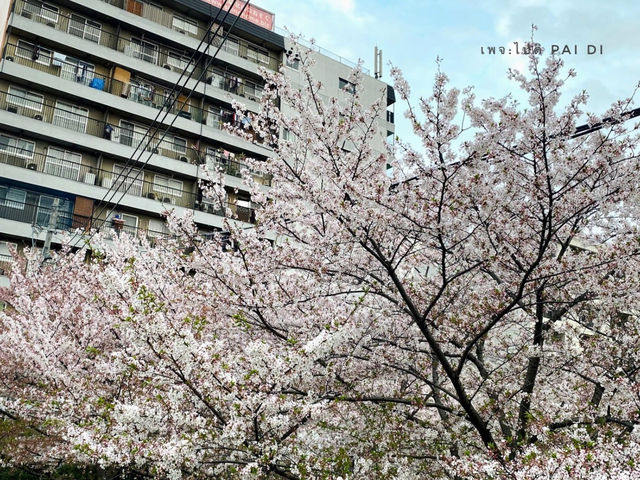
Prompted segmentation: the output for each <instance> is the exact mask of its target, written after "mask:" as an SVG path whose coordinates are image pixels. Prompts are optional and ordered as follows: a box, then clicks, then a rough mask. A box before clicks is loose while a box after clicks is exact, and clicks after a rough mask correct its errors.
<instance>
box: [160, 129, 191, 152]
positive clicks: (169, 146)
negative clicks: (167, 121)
mask: <svg viewBox="0 0 640 480" xmlns="http://www.w3.org/2000/svg"><path fill="white" fill-rule="evenodd" d="M159 146H160V148H162V149H163V150H170V151H172V152H176V153H187V140H186V139H184V138H181V137H176V136H174V135H171V134H168V133H167V134H165V136H164V138H163V139H162V142H160V145H159Z"/></svg>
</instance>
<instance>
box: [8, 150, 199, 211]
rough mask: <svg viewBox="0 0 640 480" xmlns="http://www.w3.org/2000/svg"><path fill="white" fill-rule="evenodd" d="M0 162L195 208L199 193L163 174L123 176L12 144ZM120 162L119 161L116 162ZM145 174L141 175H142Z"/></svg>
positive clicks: (134, 171)
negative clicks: (149, 178) (151, 177)
mask: <svg viewBox="0 0 640 480" xmlns="http://www.w3.org/2000/svg"><path fill="white" fill-rule="evenodd" d="M0 163H3V164H6V165H13V166H17V167H21V168H26V169H29V170H33V171H38V172H43V173H46V174H48V175H53V176H56V177H60V178H66V179H68V180H73V181H76V182H82V183H85V184H90V185H101V186H103V187H107V188H109V187H111V188H112V189H113V190H115V191H118V192H122V193H128V194H129V195H134V196H138V197H144V198H150V199H154V200H158V201H161V202H164V203H165V204H168V205H176V206H179V207H185V208H193V207H194V204H195V200H196V195H195V194H194V193H193V192H189V191H185V190H181V189H176V188H172V187H171V186H169V185H166V184H162V181H165V183H166V179H167V178H169V177H166V176H164V175H162V176H160V175H159V174H158V175H159V176H160V178H161V179H162V180H161V181H159V182H158V183H156V182H150V181H147V180H144V179H142V178H137V177H136V175H137V172H138V170H135V169H133V170H131V172H130V173H129V175H128V176H125V175H120V171H113V170H112V171H109V170H103V169H101V168H97V167H95V166H90V165H86V164H81V163H77V162H72V161H69V160H65V159H62V158H58V157H56V156H53V155H45V154H42V153H33V152H31V151H26V150H23V151H21V150H20V149H18V148H12V147H9V148H8V149H7V150H0ZM116 165H117V164H116ZM142 175H143V174H142V173H141V174H140V177H142Z"/></svg>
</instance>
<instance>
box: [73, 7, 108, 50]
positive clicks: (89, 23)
mask: <svg viewBox="0 0 640 480" xmlns="http://www.w3.org/2000/svg"><path fill="white" fill-rule="evenodd" d="M74 22H75V25H74ZM80 25H82V29H80ZM74 30H75V31H74ZM81 30H82V31H81ZM96 32H97V35H96ZM67 33H69V34H71V35H73V36H75V37H78V38H83V39H85V40H88V41H90V42H93V43H100V37H101V35H102V24H101V23H98V22H95V21H93V20H90V19H88V18H86V17H83V16H82V15H78V14H77V13H72V14H71V17H70V18H69V27H68V28H67Z"/></svg>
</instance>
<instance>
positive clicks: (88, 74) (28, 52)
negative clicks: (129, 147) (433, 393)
mask: <svg viewBox="0 0 640 480" xmlns="http://www.w3.org/2000/svg"><path fill="white" fill-rule="evenodd" d="M29 45H32V44H29ZM32 47H34V48H35V50H34V48H26V47H24V46H22V45H16V44H11V43H8V44H7V46H6V54H5V55H6V56H5V58H6V59H7V60H9V61H13V62H16V63H19V64H21V65H25V66H27V67H29V68H33V69H36V70H39V71H42V72H45V73H48V74H50V75H55V76H57V77H60V78H63V79H65V80H69V81H71V82H74V83H79V84H82V85H85V86H88V87H91V88H95V89H97V90H101V91H105V92H108V93H111V94H112V95H115V96H119V97H123V98H127V99H129V100H131V101H134V102H136V103H139V104H141V105H146V106H149V107H152V108H154V109H156V110H164V109H168V111H169V112H170V113H172V114H174V115H178V116H181V117H184V118H187V119H189V120H193V121H195V122H198V123H205V124H206V125H208V126H211V127H213V128H216V129H219V130H221V129H223V123H224V119H225V116H226V117H227V120H231V123H232V122H233V119H234V118H235V115H234V112H233V111H232V110H229V109H226V108H223V107H219V106H214V105H211V106H210V107H209V106H207V107H206V108H204V109H203V108H200V107H196V106H194V105H192V104H191V102H190V101H189V100H187V99H186V97H181V96H179V97H178V98H177V101H175V102H174V101H173V99H174V97H175V96H174V94H172V93H171V92H169V91H167V90H165V89H164V88H163V87H160V86H156V85H152V84H150V83H149V82H147V81H144V82H142V81H137V80H134V81H133V82H130V83H125V82H122V81H120V80H117V79H114V78H110V77H107V76H105V75H101V74H99V73H96V72H95V71H94V70H93V66H92V65H89V64H86V63H85V62H80V61H78V62H77V63H75V62H67V61H66V60H62V59H58V60H55V61H52V62H51V63H48V62H47V63H43V62H42V61H40V58H41V55H42V53H41V52H43V51H45V49H44V47H40V46H38V45H32ZM35 52H40V53H38V54H37V55H38V56H37V57H36V54H35ZM212 72H214V74H213V75H212V76H210V77H209V81H210V82H211V83H212V84H214V85H215V86H216V88H221V89H224V90H227V91H230V92H232V93H236V94H238V95H244V96H250V95H255V88H257V87H256V86H255V85H254V86H253V87H250V86H249V84H247V83H243V80H242V79H240V82H238V80H239V77H235V76H233V75H232V74H231V73H229V72H224V71H221V70H212ZM251 92H253V93H251ZM259 95H262V90H260V93H259ZM212 109H213V111H212ZM214 112H215V113H214ZM169 150H170V151H169V156H170V157H171V158H176V157H175V155H173V156H172V155H171V149H169ZM180 156H182V155H178V157H180Z"/></svg>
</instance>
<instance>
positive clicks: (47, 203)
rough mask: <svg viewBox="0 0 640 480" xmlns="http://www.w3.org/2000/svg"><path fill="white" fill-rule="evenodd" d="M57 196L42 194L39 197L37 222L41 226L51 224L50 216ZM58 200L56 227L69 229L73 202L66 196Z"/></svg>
mask: <svg viewBox="0 0 640 480" xmlns="http://www.w3.org/2000/svg"><path fill="white" fill-rule="evenodd" d="M55 199H56V197H50V196H48V195H40V198H39V199H38V210H37V212H36V223H37V224H38V225H41V226H47V225H49V218H50V216H51V211H52V210H53V202H54V201H55ZM59 200H60V201H59V202H58V221H57V222H56V228H60V229H68V228H71V220H72V217H73V215H72V213H71V207H72V203H71V202H69V201H68V200H66V199H64V198H59Z"/></svg>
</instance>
